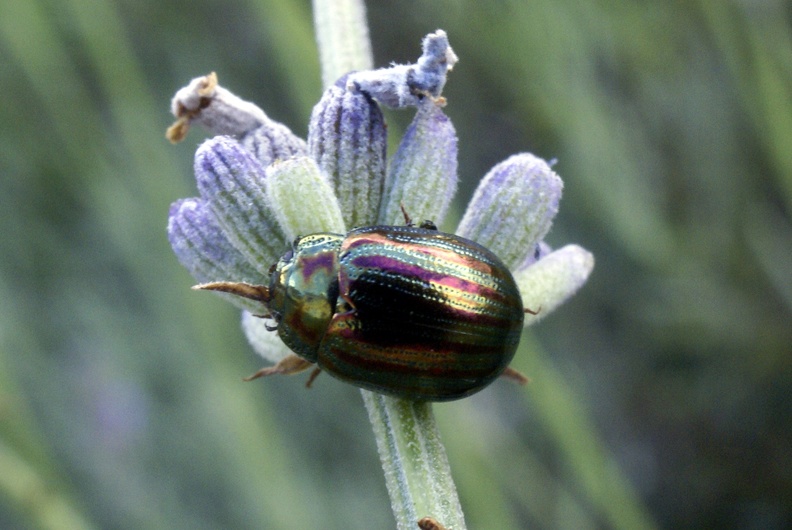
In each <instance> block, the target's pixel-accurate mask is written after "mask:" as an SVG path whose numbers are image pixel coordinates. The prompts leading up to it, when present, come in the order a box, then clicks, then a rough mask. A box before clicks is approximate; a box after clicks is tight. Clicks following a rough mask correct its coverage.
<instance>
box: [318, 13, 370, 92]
mask: <svg viewBox="0 0 792 530" xmlns="http://www.w3.org/2000/svg"><path fill="white" fill-rule="evenodd" d="M313 12H314V26H315V27H316V41H317V44H318V45H319V60H320V62H321V64H322V85H323V86H324V87H325V88H327V87H329V86H330V85H332V84H333V83H335V81H336V79H338V78H339V77H341V76H342V75H344V74H346V73H349V72H351V71H352V70H370V69H371V68H372V67H373V64H374V58H373V55H372V53H371V41H370V40H369V33H368V24H367V23H366V6H365V4H364V2H363V0H313Z"/></svg>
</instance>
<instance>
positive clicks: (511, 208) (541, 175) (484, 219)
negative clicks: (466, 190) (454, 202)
mask: <svg viewBox="0 0 792 530" xmlns="http://www.w3.org/2000/svg"><path fill="white" fill-rule="evenodd" d="M562 189H563V182H562V181H561V178H560V177H559V176H558V175H557V174H556V173H555V172H553V170H552V169H550V166H549V165H548V164H547V162H545V161H544V160H542V159H541V158H538V157H535V156H534V155H532V154H529V153H523V154H518V155H513V156H511V157H509V158H508V159H506V160H504V161H503V162H501V163H500V164H497V165H496V166H495V167H493V168H492V169H491V170H490V171H489V173H487V175H486V176H485V177H484V178H483V179H482V181H481V183H480V184H479V186H478V188H477V189H476V192H475V193H474V194H473V199H472V200H471V201H470V204H468V207H467V210H466V211H465V215H464V217H463V218H462V221H461V222H460V223H459V228H457V234H459V235H461V236H462V237H466V238H468V239H472V240H473V241H476V242H477V243H480V244H481V245H484V246H485V247H487V248H489V249H490V250H492V251H493V252H494V253H495V254H497V255H498V257H500V258H501V259H502V260H503V262H504V263H506V265H507V266H508V267H509V268H510V269H512V270H514V269H515V268H517V267H518V266H519V265H521V264H522V263H523V262H524V261H525V260H526V259H527V258H528V257H529V256H530V254H531V253H533V252H536V245H537V244H538V243H539V242H540V241H541V240H542V238H544V236H545V235H546V234H547V232H548V230H550V226H551V225H552V224H553V218H554V217H555V215H556V213H557V212H558V203H559V201H560V200H561V190H562Z"/></svg>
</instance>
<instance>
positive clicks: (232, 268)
mask: <svg viewBox="0 0 792 530" xmlns="http://www.w3.org/2000/svg"><path fill="white" fill-rule="evenodd" d="M457 60H458V59H457V57H456V55H455V54H454V52H453V50H452V49H451V46H450V44H449V42H448V37H447V35H446V34H445V32H443V31H441V30H438V31H437V32H435V33H433V34H430V35H428V36H427V37H426V38H425V39H424V41H423V54H422V55H421V57H420V58H419V59H418V61H417V62H416V63H415V64H409V65H394V66H391V67H389V68H383V69H379V70H369V71H360V72H354V73H351V74H348V75H347V76H344V77H343V78H341V79H339V81H338V82H337V83H336V84H334V85H333V86H330V87H329V88H328V89H327V90H326V91H325V93H324V95H323V96H322V98H321V100H320V101H319V103H317V105H316V106H315V108H314V110H313V113H312V115H311V121H310V124H309V132H308V141H307V142H305V141H303V140H302V139H300V138H298V137H297V136H295V135H294V134H293V133H292V132H291V131H290V130H289V129H288V128H287V127H286V126H285V125H283V124H280V123H277V122H275V121H273V120H271V119H270V118H269V117H267V115H266V114H265V113H264V111H262V110H261V109H259V108H258V107H257V106H255V105H254V104H252V103H249V102H246V101H243V100H241V99H240V98H238V97H237V96H235V95H233V94H232V93H231V92H229V91H228V90H226V89H224V88H223V87H221V86H220V85H219V84H218V83H217V77H216V76H215V75H214V74H210V75H209V76H206V77H203V78H197V79H194V80H193V81H191V82H190V84H189V85H187V86H186V87H184V88H182V89H181V90H179V91H178V92H177V93H176V95H175V96H174V99H173V103H172V110H173V113H174V115H175V116H176V117H177V122H176V123H175V124H174V126H173V127H172V128H171V129H169V132H168V137H169V138H170V139H171V140H173V141H178V140H180V139H182V138H184V136H185V135H186V134H187V131H188V129H189V126H190V124H191V123H194V122H198V123H200V124H201V125H203V126H205V127H207V128H208V129H209V130H210V131H212V132H214V133H216V134H218V135H220V136H216V137H214V138H212V139H210V140H207V141H206V142H204V143H203V144H202V145H201V146H200V147H199V148H198V150H197V152H196V154H195V176H196V181H197V187H198V192H199V194H200V198H192V199H182V200H179V201H177V202H175V203H174V204H173V206H172V207H171V210H170V214H169V219H168V238H169V240H170V243H171V246H172V247H173V249H174V252H175V253H176V256H177V257H178V259H179V261H180V262H181V263H182V264H183V265H184V266H185V267H186V268H187V270H188V271H189V272H190V273H191V274H192V275H193V276H194V277H195V278H196V279H197V280H198V281H199V282H212V281H231V282H246V283H251V284H265V283H266V282H267V281H268V270H269V268H270V267H271V265H273V264H274V263H276V262H277V260H278V259H279V258H280V256H281V255H282V254H283V253H284V252H285V251H286V250H287V249H288V246H289V242H290V241H291V240H292V239H293V238H294V237H296V236H298V235H307V234H310V233H315V232H332V233H345V232H346V231H348V230H349V229H351V228H353V227H355V226H366V225H372V224H386V225H394V224H402V223H403V221H404V217H403V214H402V208H404V210H406V211H407V212H408V213H409V214H410V216H412V218H413V219H420V220H423V219H431V220H433V221H434V222H435V223H436V224H437V225H438V226H442V223H443V220H444V218H445V215H446V212H447V210H448V207H449V205H450V204H451V201H452V199H453V195H454V193H455V191H456V188H457V137H456V132H455V130H454V126H453V124H452V123H451V120H450V119H449V118H448V116H447V115H446V114H445V113H444V112H443V106H444V105H445V99H444V98H443V97H442V89H443V86H444V85H445V82H446V79H447V73H448V71H450V70H451V68H452V67H453V65H454V64H455V63H456V62H457ZM380 104H384V105H387V106H390V107H394V108H405V107H416V113H415V118H414V120H413V122H412V124H411V125H410V126H409V128H408V129H407V131H406V132H405V134H404V136H403V138H402V140H401V142H400V144H399V147H398V149H397V151H396V153H395V154H394V155H393V156H392V157H391V158H390V160H388V159H387V154H386V127H385V121H384V118H383V115H382V111H381V110H380V107H379V105H380ZM562 188H563V183H562V181H561V178H560V177H559V176H558V175H557V174H556V173H555V172H554V171H553V170H552V169H551V168H550V166H549V165H548V164H547V162H545V161H544V160H542V159H540V158H538V157H535V156H533V155H531V154H528V153H523V154H518V155H514V156H512V157H510V158H509V159H507V160H505V161H503V162H501V163H499V164H497V165H496V166H495V167H493V168H492V170H490V172H489V173H487V175H486V176H485V177H484V179H483V180H482V181H481V183H480V185H479V188H478V189H477V191H476V192H475V194H474V196H473V199H472V201H471V203H470V204H469V205H468V208H467V211H466V213H465V215H464V217H463V219H462V221H461V223H460V225H459V227H458V229H457V233H458V234H459V235H461V236H463V237H466V238H469V239H472V240H475V241H477V242H478V243H481V244H482V245H484V246H486V247H488V248H490V249H491V250H492V251H493V252H495V253H496V254H497V255H499V256H500V257H501V258H502V259H503V260H504V263H506V264H507V265H508V266H509V267H510V268H511V270H512V272H513V274H514V276H515V280H516V281H517V283H518V285H519V287H520V290H521V294H522V296H523V301H524V303H525V305H526V307H529V308H534V309H536V308H541V311H540V313H539V315H537V316H533V317H532V316H530V315H528V316H527V318H526V325H528V324H531V323H533V322H535V321H536V320H537V319H538V318H540V317H545V316H547V314H549V313H550V312H551V311H552V310H553V309H554V308H555V307H557V306H558V305H560V304H561V303H562V302H563V301H564V300H566V299H567V298H568V297H569V296H571V295H572V294H573V293H574V292H575V291H576V290H577V289H578V288H579V287H580V286H582V285H583V284H584V283H585V281H586V279H587V278H588V275H589V274H590V272H591V270H592V268H593V263H594V261H593V257H592V256H591V254H590V253H588V252H587V251H585V250H584V249H582V248H581V247H578V246H576V245H568V246H566V247H563V248H561V249H560V250H557V251H554V252H553V251H552V250H551V249H550V247H549V246H548V245H547V244H546V243H544V241H543V239H544V237H545V235H546V234H547V233H548V231H549V230H550V227H551V225H552V221H553V218H554V216H555V214H556V213H557V211H558V207H559V201H560V199H561V191H562ZM221 294H222V293H221ZM226 296H227V295H226ZM227 297H228V298H229V299H232V301H233V302H234V303H235V304H236V305H237V306H238V307H240V308H241V309H244V310H245V311H246V313H245V315H247V316H245V318H244V319H243V329H244V330H245V333H246V334H247V336H248V339H249V340H250V341H251V343H253V345H254V348H255V349H256V350H257V351H258V352H259V353H262V354H265V355H266V356H267V357H268V358H270V359H271V360H277V358H279V357H280V356H281V355H282V354H283V352H285V350H284V349H283V348H278V347H275V348H273V347H272V344H273V343H275V342H277V340H278V339H277V335H276V334H271V333H264V326H265V322H264V321H263V320H262V319H256V318H252V317H250V313H254V314H255V313H259V314H260V313H263V312H265V311H266V310H265V309H262V306H261V304H259V303H258V302H255V301H251V300H247V299H244V298H240V297H234V296H227ZM264 336H267V337H268V338H267V339H266V340H265V339H262V337H264ZM273 352H275V353H273Z"/></svg>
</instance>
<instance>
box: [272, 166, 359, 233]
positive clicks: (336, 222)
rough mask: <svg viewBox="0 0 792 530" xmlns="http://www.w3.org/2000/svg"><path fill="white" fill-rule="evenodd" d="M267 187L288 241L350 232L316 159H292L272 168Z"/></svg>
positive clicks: (275, 212) (276, 215)
mask: <svg viewBox="0 0 792 530" xmlns="http://www.w3.org/2000/svg"><path fill="white" fill-rule="evenodd" d="M265 188H266V196H267V201H268V203H269V205H270V207H271V208H272V211H273V212H274V214H275V218H276V219H277V220H278V223H279V225H280V227H281V229H282V231H283V233H284V234H285V237H286V240H287V241H289V242H291V241H292V240H294V238H295V237H297V236H304V235H308V234H314V233H316V232H332V233H336V234H343V233H344V232H346V229H345V227H344V219H343V217H342V215H341V208H340V207H339V205H338V199H336V197H335V194H334V193H333V188H332V186H330V183H329V182H328V181H327V179H326V178H325V176H324V175H322V173H321V172H320V171H319V167H318V166H317V165H316V162H314V161H313V159H311V158H308V157H300V158H292V159H290V160H286V161H284V162H276V163H275V164H273V165H271V166H270V167H268V168H267V178H266V180H265Z"/></svg>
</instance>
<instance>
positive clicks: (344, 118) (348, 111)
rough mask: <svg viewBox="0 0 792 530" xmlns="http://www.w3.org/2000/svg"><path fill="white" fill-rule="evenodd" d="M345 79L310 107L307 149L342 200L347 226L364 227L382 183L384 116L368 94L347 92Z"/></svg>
mask: <svg viewBox="0 0 792 530" xmlns="http://www.w3.org/2000/svg"><path fill="white" fill-rule="evenodd" d="M346 79H347V78H346V76H344V77H342V78H341V79H339V80H338V81H337V82H336V84H335V85H333V86H331V87H330V88H328V89H327V90H325V93H324V95H323V96H322V99H321V100H320V101H319V103H317V104H316V106H315V107H314V109H313V113H312V114H311V122H310V125H309V127H308V148H309V151H310V153H311V156H312V157H313V158H314V160H316V162H317V163H318V164H319V167H320V168H321V170H322V171H323V172H324V174H325V175H327V176H328V177H329V179H330V181H331V182H332V184H333V188H334V189H335V192H336V195H337V196H338V198H339V199H340V200H341V211H342V212H343V214H344V222H345V223H346V226H347V227H354V226H368V225H372V224H374V223H376V221H377V211H378V209H379V206H380V200H381V197H382V187H383V184H384V181H385V148H386V145H387V132H386V130H385V118H384V117H383V116H382V111H381V110H380V108H379V105H377V103H376V102H375V101H374V100H373V99H371V97H370V96H368V95H367V94H365V93H363V92H360V91H358V90H354V89H351V90H347V89H346Z"/></svg>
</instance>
